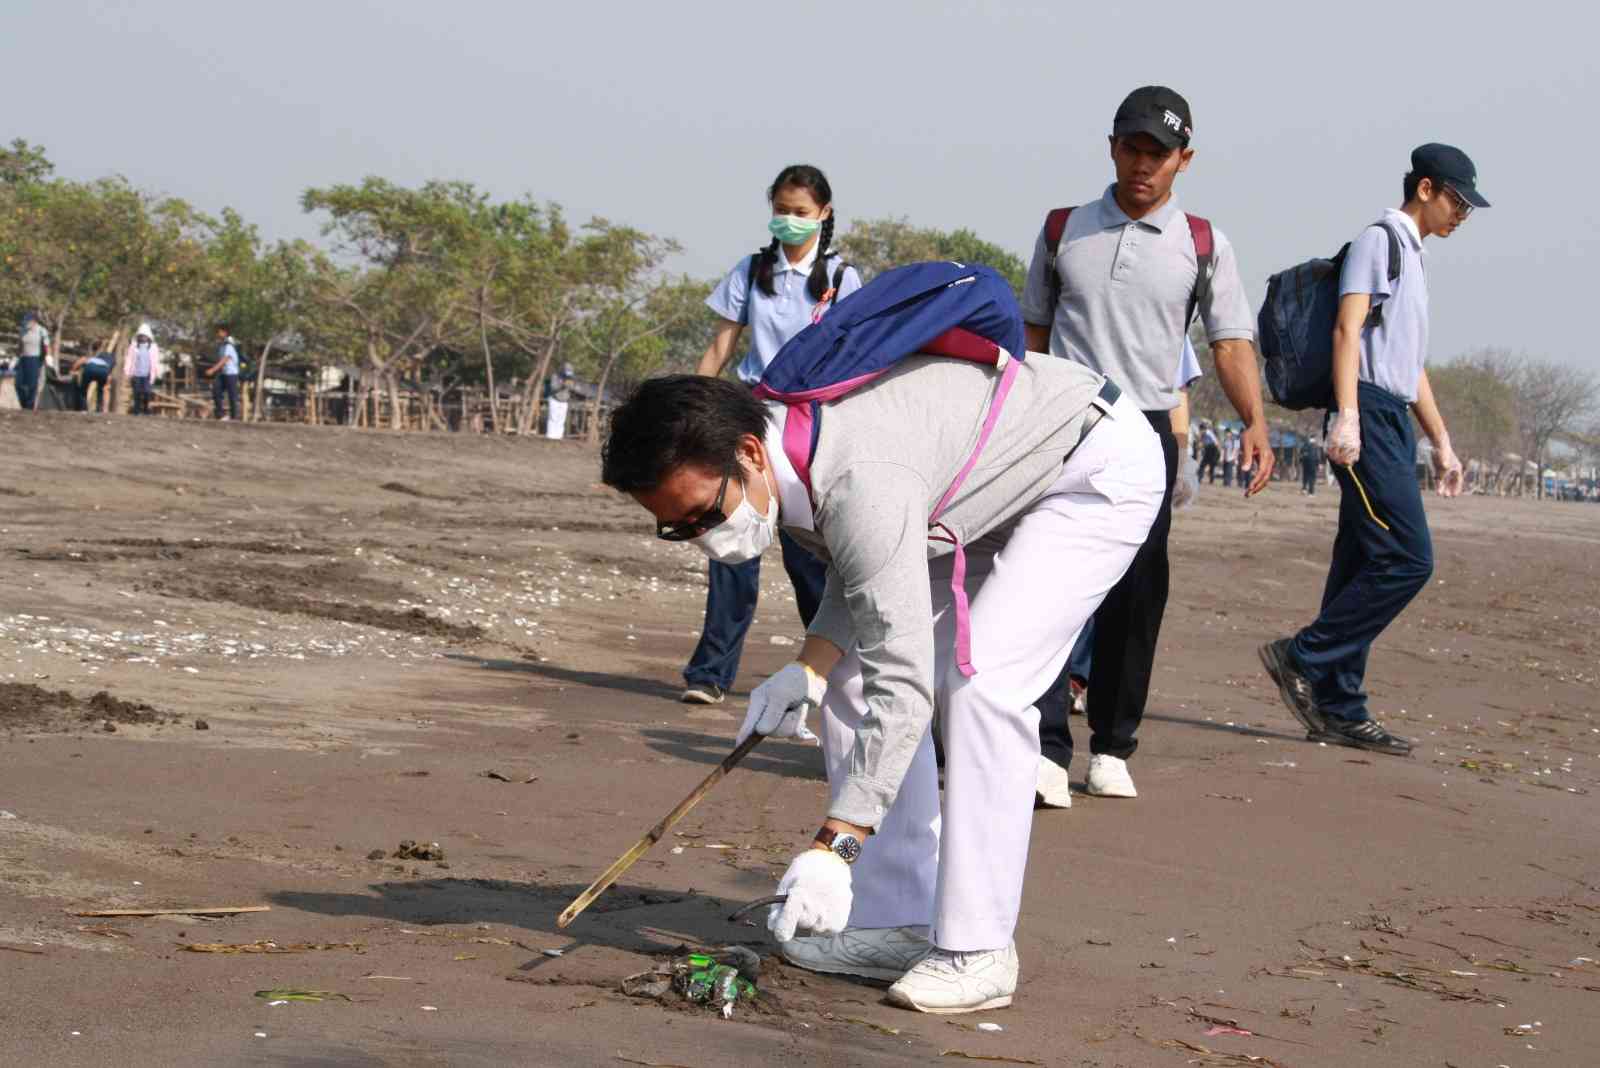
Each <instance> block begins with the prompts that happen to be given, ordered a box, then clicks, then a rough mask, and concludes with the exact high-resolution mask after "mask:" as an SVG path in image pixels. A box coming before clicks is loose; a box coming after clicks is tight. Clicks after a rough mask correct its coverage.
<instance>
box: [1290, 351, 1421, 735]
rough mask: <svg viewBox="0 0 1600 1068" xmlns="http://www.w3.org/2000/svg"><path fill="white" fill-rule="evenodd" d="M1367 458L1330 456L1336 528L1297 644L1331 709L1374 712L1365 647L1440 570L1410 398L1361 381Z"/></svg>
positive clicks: (1353, 714)
mask: <svg viewBox="0 0 1600 1068" xmlns="http://www.w3.org/2000/svg"><path fill="white" fill-rule="evenodd" d="M1359 396H1360V403H1361V459H1359V460H1357V461H1356V463H1355V465H1354V466H1353V467H1346V466H1344V465H1342V464H1335V465H1334V466H1333V471H1334V476H1335V477H1336V478H1338V480H1339V491H1340V498H1339V533H1338V534H1337V535H1335V537H1334V541H1333V562H1332V563H1331V564H1330V565H1329V567H1328V584H1327V587H1326V589H1325V590H1324V591H1323V594H1322V613H1321V614H1320V615H1318V616H1317V619H1316V622H1314V623H1312V624H1311V625H1310V626H1309V627H1306V628H1305V629H1304V630H1302V631H1301V632H1300V633H1299V634H1296V635H1295V637H1294V642H1293V644H1292V645H1291V647H1290V654H1291V655H1292V656H1293V658H1294V660H1295V662H1296V664H1297V665H1298V666H1299V668H1300V669H1301V671H1303V672H1304V673H1305V676H1306V678H1307V679H1309V680H1310V681H1311V685H1312V689H1313V692H1314V693H1315V696H1316V699H1317V707H1318V709H1319V710H1320V711H1321V712H1322V714H1323V715H1325V716H1336V717H1338V718H1340V719H1348V720H1357V721H1359V720H1363V719H1366V718H1367V695H1366V693H1365V692H1364V690H1363V688H1362V687H1363V685H1364V682H1365V679H1366V674H1367V653H1368V652H1369V651H1370V650H1371V648H1372V643H1373V642H1374V641H1375V640H1377V637H1378V635H1380V634H1382V633H1383V631H1384V628H1385V627H1387V626H1388V625H1389V624H1390V623H1392V622H1393V621H1394V619H1395V617H1396V616H1398V615H1399V614H1400V613H1401V611H1402V610H1404V608H1405V606H1406V605H1408V604H1410V603H1411V599H1412V598H1413V597H1415V596H1416V595H1417V594H1418V593H1419V592H1421V590H1422V588H1423V587H1424V586H1426V585H1427V584H1428V579H1429V577H1430V576H1432V574H1433V539H1432V538H1431V537H1430V536H1429V534H1428V517H1427V514H1426V513H1425V512H1424V511H1423V510H1422V491H1421V490H1420V489H1418V488H1417V479H1416V474H1415V470H1414V467H1413V463H1414V459H1413V458H1414V457H1415V455H1416V448H1417V439H1416V431H1415V430H1414V429H1413V428H1412V425H1411V414H1410V412H1409V411H1408V410H1407V405H1406V403H1405V401H1403V400H1401V399H1400V398H1399V397H1396V396H1395V395H1394V394H1392V393H1389V392H1387V391H1385V390H1382V389H1379V388H1378V387H1377V386H1373V385H1370V384H1368V383H1366V382H1362V383H1361V384H1360V393H1359Z"/></svg>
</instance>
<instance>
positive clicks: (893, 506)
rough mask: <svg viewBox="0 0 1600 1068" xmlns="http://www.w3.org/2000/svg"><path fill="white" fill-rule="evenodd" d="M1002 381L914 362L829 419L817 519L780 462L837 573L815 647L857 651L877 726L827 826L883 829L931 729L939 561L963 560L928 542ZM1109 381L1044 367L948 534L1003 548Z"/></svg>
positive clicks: (1032, 378) (1048, 361)
mask: <svg viewBox="0 0 1600 1068" xmlns="http://www.w3.org/2000/svg"><path fill="white" fill-rule="evenodd" d="M999 380H1000V376H999V375H998V374H997V373H995V371H994V370H993V369H992V368H988V367H984V366H981V365H977V364H972V363H967V362H964V361H960V360H950V359H940V358H933V357H915V358H912V359H908V360H905V361H904V362H902V363H900V364H899V365H897V366H896V367H895V368H894V369H893V370H891V371H889V373H887V374H885V375H884V376H883V377H882V378H879V379H878V380H876V381H874V382H872V383H870V384H869V385H867V386H864V387H862V388H861V389H858V390H856V391H855V392H853V393H850V394H847V395H846V396H844V397H842V398H840V399H839V400H836V401H833V402H831V403H828V404H825V405H823V407H822V411H821V415H820V419H819V426H818V432H817V439H816V440H817V444H816V452H815V455H814V456H813V457H812V460H811V486H812V494H811V497H810V503H811V504H812V505H813V507H812V509H811V510H810V512H809V514H808V513H807V509H806V508H805V507H804V505H805V503H807V502H806V498H805V496H804V492H803V487H799V488H800V492H799V493H798V494H797V493H796V492H795V491H796V485H797V484H796V481H795V478H794V475H793V472H792V470H789V469H788V464H787V462H786V461H785V460H782V459H777V458H775V459H774V464H775V466H776V468H777V471H778V476H779V478H778V481H779V492H780V495H781V500H782V503H783V508H782V513H781V522H782V524H783V526H784V528H785V529H786V530H787V531H788V532H789V534H790V535H791V536H793V537H794V538H795V540H797V541H799V542H800V543H801V544H803V545H804V546H805V547H806V548H808V549H810V550H811V551H812V552H814V553H815V554H816V555H817V556H818V557H819V558H820V559H822V560H824V561H826V562H827V563H828V580H827V587H826V590H825V592H824V594H823V598H822V606H821V608H820V609H819V610H818V612H817V615H816V618H815V619H814V620H813V621H812V623H811V627H810V633H811V634H814V635H817V636H818V637H821V638H825V639H827V640H828V641H829V642H831V643H832V644H834V645H836V646H838V647H839V648H840V649H845V650H848V649H850V648H851V646H852V645H853V646H854V647H855V649H856V652H857V653H858V654H859V656H860V659H861V671H862V684H863V690H864V694H865V697H866V703H867V713H866V718H865V721H864V722H863V724H862V727H861V729H860V730H859V731H858V732H857V733H856V741H855V749H854V752H853V753H852V755H851V758H850V771H849V774H848V777H847V779H846V781H845V784H844V788H843V789H842V790H841V791H840V792H839V796H838V799H837V800H836V801H835V802H834V804H833V806H832V807H831V808H830V809H829V812H828V815H829V816H831V817H833V818H835V819H841V820H846V821H848V822H850V823H855V824H860V825H862V826H867V827H876V826H877V825H878V824H879V823H880V822H881V821H882V820H883V817H884V814H885V813H886V812H887V811H888V809H889V806H890V805H891V804H892V803H893V802H894V798H895V795H896V794H898V793H899V791H900V783H901V781H902V780H903V779H904V778H905V775H906V771H907V769H908V768H909V767H910V766H911V758H912V756H913V755H914V754H915V752H916V749H917V746H918V745H919V744H920V743H921V740H922V736H923V734H924V733H925V732H926V731H927V729H928V725H929V723H930V722H931V721H932V717H933V693H934V683H935V679H934V666H935V660H934V633H933V602H932V597H931V590H930V577H929V573H928V561H929V560H931V559H933V558H935V557H938V556H942V555H945V554H947V553H950V552H952V551H953V548H952V546H950V545H949V544H947V543H944V542H939V541H933V540H931V539H930V538H929V537H928V517H929V516H930V515H932V514H933V509H934V508H935V506H937V504H938V503H939V499H940V498H941V497H943V496H944V494H945V491H946V490H948V489H949V488H950V483H951V482H953V481H954V480H955V477H956V474H957V473H958V472H959V471H960V469H961V467H962V465H963V464H965V463H966V461H967V459H968V457H969V456H971V454H972V449H973V447H974V446H975V445H976V444H977V440H978V434H979V432H980V430H981V429H982V426H983V421H984V418H985V416H986V415H987V413H988V410H989V401H990V398H991V396H992V395H993V393H994V389H995V386H996V384H997V383H998V382H999ZM1104 381H1105V379H1104V378H1102V377H1101V376H1100V375H1098V374H1095V373H1094V372H1093V371H1090V370H1089V369H1088V368H1086V367H1084V366H1083V365H1082V364H1079V363H1076V362H1074V361H1069V360H1061V359H1054V358H1052V357H1050V356H1047V355H1044V354H1042V353H1030V354H1029V355H1028V357H1027V359H1026V360H1024V361H1023V363H1022V365H1021V368H1020V369H1019V371H1018V373H1017V377H1016V381H1015V383H1014V384H1013V386H1012V388H1011V393H1010V395H1009V396H1008V397H1007V399H1006V403H1005V406H1004V408H1003V409H1002V411H1001V415H1000V419H999V421H998V423H996V425H995V428H994V432H993V433H992V434H991V436H990V438H989V442H988V444H987V445H986V446H985V447H984V450H983V455H982V456H981V457H980V458H979V460H978V465H977V467H975V468H974V469H973V471H972V473H971V474H970V475H968V476H967V480H966V482H965V483H964V484H963V485H962V487H961V491H960V492H959V493H958V494H956V497H955V499H954V500H953V501H952V502H951V504H950V506H949V508H947V509H946V511H945V513H944V515H943V516H941V517H940V522H941V523H943V524H944V525H945V526H947V527H948V528H949V529H950V530H951V531H952V532H953V533H954V534H955V535H956V536H957V537H958V538H960V539H961V542H962V544H964V545H967V546H971V545H972V544H973V543H975V542H977V541H978V540H979V539H980V538H984V537H985V536H986V535H989V536H991V537H999V538H1004V537H1005V536H1006V534H1007V532H1008V530H1009V527H1010V525H1011V524H1012V523H1014V522H1015V521H1016V520H1017V519H1019V518H1020V517H1021V516H1022V515H1023V513H1025V512H1026V511H1027V510H1028V509H1029V508H1030V507H1031V506H1032V505H1033V504H1034V502H1035V501H1037V500H1038V499H1039V498H1040V497H1042V496H1043V495H1044V492H1045V490H1047V489H1048V488H1049V487H1050V485H1051V483H1053V482H1054V481H1055V480H1056V478H1057V477H1058V476H1059V475H1060V473H1061V465H1062V463H1063V462H1064V461H1065V459H1066V456H1067V454H1068V453H1069V452H1070V451H1071V450H1072V448H1073V447H1074V446H1075V445H1076V444H1077V442H1078V438H1079V435H1080V432H1081V429H1082V426H1083V420H1084V417H1085V415H1086V414H1087V413H1088V411H1089V409H1090V402H1091V401H1092V400H1093V399H1094V398H1095V395H1096V394H1097V393H1098V391H1099V389H1100V386H1101V384H1102V383H1103V382H1104ZM768 410H769V413H770V415H771V417H772V420H773V425H774V429H773V430H769V432H768V435H767V445H768V452H769V453H773V452H779V453H781V451H782V446H781V441H782V425H783V418H784V414H785V409H784V407H783V405H782V404H780V403H777V402H770V401H769V402H768ZM786 475H787V477H785V476H786ZM786 483H787V485H786ZM791 505H795V506H791ZM980 670H981V668H980Z"/></svg>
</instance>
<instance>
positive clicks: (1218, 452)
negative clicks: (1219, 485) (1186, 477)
mask: <svg viewBox="0 0 1600 1068" xmlns="http://www.w3.org/2000/svg"><path fill="white" fill-rule="evenodd" d="M1220 459H1222V447H1221V446H1220V445H1219V444H1217V432H1216V431H1215V430H1213V429H1212V428H1211V424H1210V423H1201V424H1200V478H1201V479H1202V480H1203V481H1206V482H1215V481H1216V480H1217V461H1218V460H1220Z"/></svg>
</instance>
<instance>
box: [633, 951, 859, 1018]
mask: <svg viewBox="0 0 1600 1068" xmlns="http://www.w3.org/2000/svg"><path fill="white" fill-rule="evenodd" d="M760 971H761V955H760V954H758V953H756V952H755V951H754V950H752V949H749V948H747V947H745V946H724V947H723V948H721V949H719V950H717V951H716V952H715V953H685V954H681V955H679V956H677V957H674V958H673V959H672V960H671V961H669V962H667V963H666V964H658V965H656V966H655V967H654V968H651V969H649V970H647V971H642V972H636V973H634V974H633V975H629V976H626V977H625V978H624V979H623V980H622V992H623V993H624V994H626V995H627V996H629V997H635V998H649V999H653V1000H657V1001H660V1000H662V999H664V998H666V997H667V996H668V995H670V994H674V993H675V994H677V995H678V996H679V997H681V998H682V999H683V1000H685V1001H688V1002H691V1003H693V1004H696V1005H712V1006H715V1007H716V1008H717V1009H718V1010H719V1011H720V1012H721V1013H722V1016H723V1018H724V1019H727V1018H729V1017H731V1016H732V1015H733V1010H734V1006H735V1005H736V1004H737V1003H738V1002H739V1001H741V1000H744V1001H754V1000H755V999H756V998H758V997H760V992H759V991H758V990H757V988H756V977H757V975H758V974H759V973H760ZM859 1022H862V1023H865V1022H866V1021H859ZM870 1026H875V1025H870Z"/></svg>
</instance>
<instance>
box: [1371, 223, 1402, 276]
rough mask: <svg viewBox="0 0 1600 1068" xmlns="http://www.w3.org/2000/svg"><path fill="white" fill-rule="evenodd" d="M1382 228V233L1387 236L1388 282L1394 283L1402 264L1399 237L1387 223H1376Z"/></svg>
mask: <svg viewBox="0 0 1600 1068" xmlns="http://www.w3.org/2000/svg"><path fill="white" fill-rule="evenodd" d="M1377 225H1379V226H1381V227H1383V232H1384V233H1386V234H1388V235H1389V281H1391V282H1394V281H1396V280H1398V279H1399V277H1400V265H1401V263H1402V262H1404V261H1403V260H1402V258H1401V256H1400V235H1399V234H1397V233H1395V232H1394V227H1392V226H1390V225H1389V224H1388V223H1378V224H1377Z"/></svg>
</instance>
